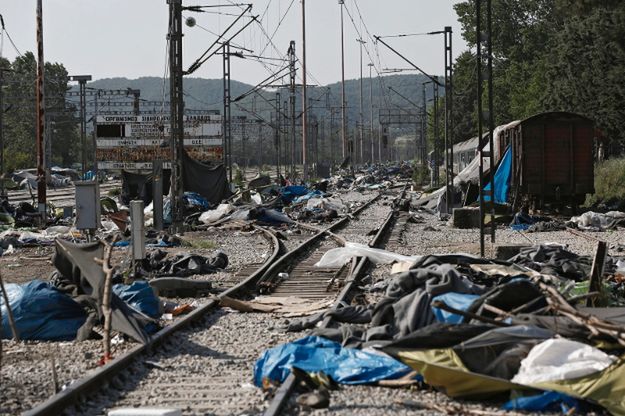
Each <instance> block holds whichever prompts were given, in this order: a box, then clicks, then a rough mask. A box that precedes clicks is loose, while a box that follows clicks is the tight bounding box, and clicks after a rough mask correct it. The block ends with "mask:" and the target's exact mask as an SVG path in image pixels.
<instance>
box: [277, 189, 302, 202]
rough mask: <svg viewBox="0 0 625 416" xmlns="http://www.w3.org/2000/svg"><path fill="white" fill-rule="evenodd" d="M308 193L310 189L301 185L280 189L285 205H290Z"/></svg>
mask: <svg viewBox="0 0 625 416" xmlns="http://www.w3.org/2000/svg"><path fill="white" fill-rule="evenodd" d="M307 193H308V188H306V187H305V186H301V185H291V186H285V187H283V188H282V189H280V197H281V198H282V202H284V203H285V204H290V203H291V202H292V201H293V200H294V199H295V198H297V197H298V196H303V195H306V194H307Z"/></svg>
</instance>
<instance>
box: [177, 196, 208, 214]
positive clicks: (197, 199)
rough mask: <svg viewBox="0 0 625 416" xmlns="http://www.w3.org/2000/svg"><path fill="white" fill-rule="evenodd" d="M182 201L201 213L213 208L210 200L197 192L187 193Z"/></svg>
mask: <svg viewBox="0 0 625 416" xmlns="http://www.w3.org/2000/svg"><path fill="white" fill-rule="evenodd" d="M182 200H183V201H184V203H185V205H186V206H187V207H197V208H199V209H200V210H201V211H208V210H209V209H210V207H211V206H210V204H209V203H208V200H207V199H206V198H204V197H203V196H202V195H200V194H198V193H196V192H185V193H184V195H183V196H182Z"/></svg>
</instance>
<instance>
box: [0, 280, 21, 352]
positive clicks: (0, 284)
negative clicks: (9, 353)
mask: <svg viewBox="0 0 625 416" xmlns="http://www.w3.org/2000/svg"><path fill="white" fill-rule="evenodd" d="M0 289H2V297H3V298H4V304H5V305H6V307H7V315H8V317H9V326H10V327H11V332H12V333H13V339H14V340H15V341H19V340H20V334H19V332H18V331H17V326H16V325H15V319H14V318H13V310H11V305H10V304H9V296H8V295H7V291H6V289H5V288H4V282H3V281H2V275H0Z"/></svg>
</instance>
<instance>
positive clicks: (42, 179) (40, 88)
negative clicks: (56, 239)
mask: <svg viewBox="0 0 625 416" xmlns="http://www.w3.org/2000/svg"><path fill="white" fill-rule="evenodd" d="M41 2H42V1H41V0H37V202H38V211H39V215H41V221H42V224H43V223H45V219H46V172H45V170H44V167H43V154H44V149H43V138H44V129H45V126H44V121H45V119H46V118H45V117H46V115H45V107H46V103H45V94H44V65H45V61H44V58H43V7H42V6H41Z"/></svg>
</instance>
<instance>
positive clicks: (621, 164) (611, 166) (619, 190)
mask: <svg viewBox="0 0 625 416" xmlns="http://www.w3.org/2000/svg"><path fill="white" fill-rule="evenodd" d="M623 201H625V159H610V160H606V161H604V162H601V163H598V164H597V165H596V166H595V194H594V195H589V196H588V198H586V205H587V206H592V205H597V204H599V203H612V202H623Z"/></svg>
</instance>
